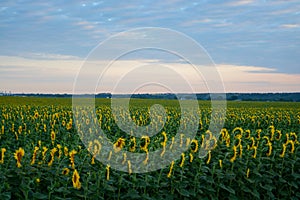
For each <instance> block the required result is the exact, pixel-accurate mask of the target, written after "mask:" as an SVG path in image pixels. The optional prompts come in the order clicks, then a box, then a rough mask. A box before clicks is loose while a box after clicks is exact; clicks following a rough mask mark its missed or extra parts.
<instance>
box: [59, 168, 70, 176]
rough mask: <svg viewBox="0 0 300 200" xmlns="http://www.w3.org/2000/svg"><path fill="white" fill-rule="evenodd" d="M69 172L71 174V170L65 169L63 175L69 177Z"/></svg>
mask: <svg viewBox="0 0 300 200" xmlns="http://www.w3.org/2000/svg"><path fill="white" fill-rule="evenodd" d="M69 172H70V169H69V168H64V169H63V170H62V172H61V173H62V174H63V175H68V174H69Z"/></svg>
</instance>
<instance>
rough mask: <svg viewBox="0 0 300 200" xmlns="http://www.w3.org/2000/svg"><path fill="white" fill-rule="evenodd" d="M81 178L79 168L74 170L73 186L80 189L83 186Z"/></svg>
mask: <svg viewBox="0 0 300 200" xmlns="http://www.w3.org/2000/svg"><path fill="white" fill-rule="evenodd" d="M79 179H80V176H79V174H78V172H77V170H76V169H75V170H74V172H73V176H72V182H73V187H74V188H75V189H78V190H79V189H80V188H81V183H80V181H79Z"/></svg>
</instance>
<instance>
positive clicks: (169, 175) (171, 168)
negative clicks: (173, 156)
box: [167, 161, 174, 178]
mask: <svg viewBox="0 0 300 200" xmlns="http://www.w3.org/2000/svg"><path fill="white" fill-rule="evenodd" d="M173 167H174V161H172V162H171V166H170V171H169V173H168V176H167V177H168V178H170V177H171V175H172V170H173Z"/></svg>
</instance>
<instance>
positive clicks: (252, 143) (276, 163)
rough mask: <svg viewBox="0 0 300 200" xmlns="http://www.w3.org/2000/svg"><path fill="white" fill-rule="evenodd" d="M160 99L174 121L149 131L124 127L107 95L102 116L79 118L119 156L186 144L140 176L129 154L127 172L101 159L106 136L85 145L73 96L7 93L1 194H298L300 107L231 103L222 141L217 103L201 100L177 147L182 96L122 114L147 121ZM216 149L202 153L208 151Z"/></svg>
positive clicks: (1, 131)
mask: <svg viewBox="0 0 300 200" xmlns="http://www.w3.org/2000/svg"><path fill="white" fill-rule="evenodd" d="M153 104H161V105H163V106H164V107H165V110H166V113H167V121H166V124H165V126H164V127H163V129H162V130H161V131H158V133H157V134H156V135H155V136H152V137H147V136H144V137H142V138H138V137H134V136H131V135H130V134H126V133H124V132H123V131H122V130H120V129H119V127H118V126H117V124H116V121H115V119H114V118H113V117H112V114H111V109H110V100H109V99H97V100H96V111H97V112H96V113H97V118H95V119H90V118H88V117H87V118H84V119H82V122H83V123H87V124H88V123H90V122H91V120H96V121H98V122H99V123H100V124H101V128H102V129H103V130H104V132H105V134H106V135H107V137H108V138H109V139H110V140H111V142H112V143H113V144H114V149H115V152H117V151H121V150H126V151H129V152H140V153H144V154H145V160H144V161H145V163H147V152H151V151H154V150H155V149H158V148H161V149H163V148H164V147H166V146H167V144H168V145H169V146H168V148H171V147H170V146H172V148H175V147H176V145H181V146H184V145H186V146H189V149H188V150H187V151H185V152H184V153H182V154H181V155H177V157H174V160H173V161H172V162H171V163H170V164H169V166H168V167H167V168H164V169H160V170H158V171H154V172H149V173H141V174H139V173H137V174H136V173H132V171H131V161H130V160H128V159H126V153H124V158H123V159H122V160H121V161H120V165H124V167H126V168H127V169H128V171H127V172H120V171H117V170H114V169H113V168H111V167H110V165H109V164H108V165H104V164H102V163H100V162H99V161H97V159H96V155H97V154H98V153H99V152H101V147H102V141H101V138H99V139H96V140H94V139H93V140H91V141H90V143H89V145H87V146H86V147H85V146H84V145H83V143H82V141H81V139H80V137H79V134H82V131H90V130H81V129H80V128H79V129H76V128H75V126H74V124H75V123H74V121H73V120H74V119H73V114H75V115H76V113H72V108H71V106H72V105H71V99H67V98H66V99H51V98H25V97H24V98H17V97H1V98H0V150H1V152H0V183H1V184H0V199H10V198H14V199H74V198H80V199H179V198H181V199H199V198H200V199H205V198H206V199H217V198H218V199H227V198H230V199H241V198H243V199H249V198H254V199H260V198H268V199H274V198H279V199H287V198H289V199H299V198H300V192H299V191H300V189H299V187H300V170H299V169H300V145H299V137H300V132H299V130H300V104H299V103H274V102H228V108H227V116H226V120H225V124H224V127H223V129H222V131H221V133H220V137H219V138H215V137H214V136H213V135H212V134H211V132H210V130H208V127H209V126H208V125H209V122H210V120H211V119H210V118H211V117H210V114H211V108H210V102H206V101H200V102H199V108H200V109H199V110H197V111H195V113H197V115H198V116H199V117H200V121H199V125H198V127H199V128H198V131H197V135H196V137H195V138H187V137H185V133H178V134H180V138H181V139H180V143H178V144H175V143H174V142H173V141H174V139H172V138H173V137H174V136H175V135H176V134H177V129H178V126H179V123H180V116H181V111H180V108H179V104H178V102H177V101H176V100H139V99H135V100H131V104H130V116H125V115H124V117H127V118H131V119H133V121H134V122H135V123H136V124H138V125H147V124H149V122H150V121H149V120H150V119H149V112H148V111H149V107H150V106H151V105H153ZM122 109H123V108H121V107H120V110H119V111H120V115H122ZM191 117H192V116H191ZM77 130H78V131H77ZM91 134H93V133H92V131H91ZM205 138H209V140H205ZM211 146H212V147H213V149H211V150H210V151H209V153H208V154H207V155H206V156H205V157H204V158H199V157H198V155H199V151H200V149H201V148H204V149H205V148H208V147H211ZM89 152H92V154H91V153H89ZM115 152H114V151H113V152H111V154H113V153H115ZM124 152H125V151H124ZM163 154H164V152H163V151H162V153H161V156H164V155H163ZM110 156H111V155H109V154H108V156H107V159H108V160H109V159H110Z"/></svg>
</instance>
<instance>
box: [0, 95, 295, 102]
mask: <svg viewBox="0 0 300 200" xmlns="http://www.w3.org/2000/svg"><path fill="white" fill-rule="evenodd" d="M0 95H1V93H0ZM9 95H10V96H27V97H57V98H59V97H60V98H71V97H72V96H73V95H72V94H39V93H37V94H35V93H32V94H24V93H18V94H12V93H9ZM2 96H3V95H2ZM74 96H76V97H93V96H94V97H95V98H140V99H180V100H189V99H193V98H194V94H184V93H181V94H179V95H178V96H176V95H175V94H171V93H161V94H132V95H131V94H110V93H99V94H95V95H92V94H80V95H74ZM223 96H224V95H221V94H220V95H219V97H218V94H217V99H220V100H221V99H222V98H223ZM196 97H197V99H198V100H210V99H211V97H210V94H209V93H198V94H196ZM226 99H227V100H229V101H292V102H300V93H227V94H226Z"/></svg>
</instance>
